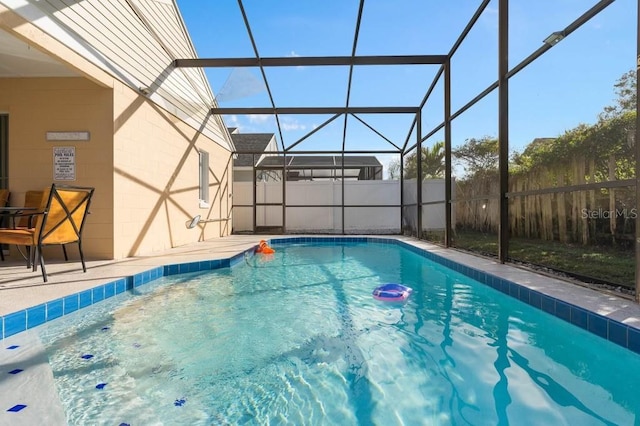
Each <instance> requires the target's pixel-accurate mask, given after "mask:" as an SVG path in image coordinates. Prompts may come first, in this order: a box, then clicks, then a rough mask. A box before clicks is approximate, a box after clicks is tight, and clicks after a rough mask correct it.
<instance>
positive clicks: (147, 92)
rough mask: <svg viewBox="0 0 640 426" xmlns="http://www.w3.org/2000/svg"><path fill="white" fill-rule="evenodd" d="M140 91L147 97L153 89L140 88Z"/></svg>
mask: <svg viewBox="0 0 640 426" xmlns="http://www.w3.org/2000/svg"><path fill="white" fill-rule="evenodd" d="M138 90H139V91H140V93H142V94H143V95H145V96H149V95H150V94H151V89H149V88H148V87H145V86H141V87H138Z"/></svg>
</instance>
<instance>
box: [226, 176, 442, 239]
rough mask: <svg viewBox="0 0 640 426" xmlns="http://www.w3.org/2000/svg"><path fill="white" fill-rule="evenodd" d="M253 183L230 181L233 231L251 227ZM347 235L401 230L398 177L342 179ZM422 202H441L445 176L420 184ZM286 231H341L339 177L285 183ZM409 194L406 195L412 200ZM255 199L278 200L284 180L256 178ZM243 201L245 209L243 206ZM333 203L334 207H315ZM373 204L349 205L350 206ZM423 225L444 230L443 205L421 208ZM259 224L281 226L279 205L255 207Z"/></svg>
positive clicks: (251, 228)
mask: <svg viewBox="0 0 640 426" xmlns="http://www.w3.org/2000/svg"><path fill="white" fill-rule="evenodd" d="M407 184H408V185H413V188H414V189H413V194H414V195H413V201H409V200H407V199H406V198H405V202H407V203H410V202H414V203H415V181H414V182H413V183H411V182H406V181H405V197H406V195H407V192H411V190H410V189H409V191H407V190H408V188H406V185H407ZM252 186H253V184H252V182H234V184H233V204H234V207H233V231H234V232H247V231H252V230H253V207H251V206H252V205H253V195H252ZM344 189H345V199H344V204H345V206H347V207H345V212H344V221H345V226H344V230H345V233H350V234H356V233H400V221H401V215H400V207H384V206H394V205H395V206H398V205H400V181H398V180H370V181H367V180H361V181H346V182H345V183H344ZM422 192H423V201H424V202H427V201H440V200H444V180H438V179H434V180H433V181H431V180H427V181H425V182H423V188H422ZM285 196H286V204H287V209H286V215H287V216H286V229H287V232H294V233H303V232H309V233H341V232H342V209H341V207H340V206H341V205H342V183H341V182H340V181H311V182H305V181H299V182H287V183H286V194H285ZM410 198H411V197H409V199H410ZM256 201H257V202H258V203H282V182H258V183H257V184H256ZM242 205H246V206H247V207H242ZM320 205H334V206H335V207H314V206H320ZM360 205H362V206H370V205H373V206H375V207H350V206H360ZM423 212H424V214H425V216H424V217H423V228H425V229H444V227H445V222H444V205H434V206H425V207H424V208H423ZM256 224H257V226H259V227H260V226H282V206H258V208H257V220H256Z"/></svg>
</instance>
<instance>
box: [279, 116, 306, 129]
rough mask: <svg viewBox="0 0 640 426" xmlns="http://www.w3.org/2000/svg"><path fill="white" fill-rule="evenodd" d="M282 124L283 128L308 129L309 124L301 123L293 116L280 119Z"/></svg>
mask: <svg viewBox="0 0 640 426" xmlns="http://www.w3.org/2000/svg"><path fill="white" fill-rule="evenodd" d="M280 126H281V127H282V130H285V131H287V130H306V128H307V126H306V125H304V124H302V123H300V122H299V121H297V120H293V119H291V118H286V119H285V118H283V119H281V120H280Z"/></svg>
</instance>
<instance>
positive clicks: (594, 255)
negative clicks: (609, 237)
mask: <svg viewBox="0 0 640 426" xmlns="http://www.w3.org/2000/svg"><path fill="white" fill-rule="evenodd" d="M452 240H453V241H452V244H453V246H454V247H457V248H461V249H464V250H470V251H475V252H478V253H481V254H485V255H491V256H497V254H498V237H497V235H496V234H482V233H476V232H466V231H465V232H460V231H458V232H457V233H456V234H455V236H454V238H453V239H452ZM509 258H510V259H512V260H517V261H522V262H526V263H531V264H535V265H540V266H545V267H548V268H552V269H557V270H560V271H565V272H568V273H571V274H576V275H578V276H582V277H591V278H594V279H595V280H599V281H601V282H604V283H611V284H617V285H621V286H624V287H629V288H635V254H634V251H633V248H628V249H620V248H614V247H610V246H595V245H589V246H583V245H580V244H563V243H560V242H558V241H545V240H533V239H526V238H512V239H510V240H509Z"/></svg>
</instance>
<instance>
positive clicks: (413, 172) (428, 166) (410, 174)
mask: <svg viewBox="0 0 640 426" xmlns="http://www.w3.org/2000/svg"><path fill="white" fill-rule="evenodd" d="M404 164H405V166H404V177H405V179H415V178H416V177H417V176H418V162H417V151H414V152H413V153H412V154H410V155H408V156H407V157H406V160H405V163H404ZM442 177H444V142H442V141H440V142H436V143H434V144H433V146H432V147H431V148H429V147H422V180H424V179H437V178H442Z"/></svg>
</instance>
